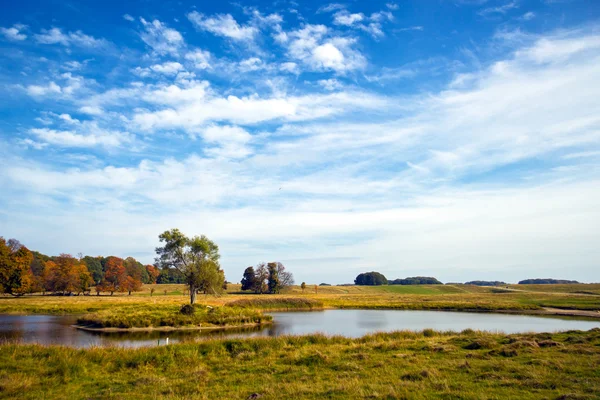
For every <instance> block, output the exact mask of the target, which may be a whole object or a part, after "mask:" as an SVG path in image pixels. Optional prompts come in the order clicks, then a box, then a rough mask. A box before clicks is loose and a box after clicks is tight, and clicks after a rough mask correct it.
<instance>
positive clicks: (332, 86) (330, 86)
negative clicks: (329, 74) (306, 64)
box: [317, 79, 343, 90]
mask: <svg viewBox="0 0 600 400" xmlns="http://www.w3.org/2000/svg"><path fill="white" fill-rule="evenodd" d="M317 83H318V84H319V85H320V86H322V87H323V88H324V89H326V90H337V89H340V88H342V87H343V85H342V84H341V82H340V81H338V80H337V79H321V80H319V81H317Z"/></svg>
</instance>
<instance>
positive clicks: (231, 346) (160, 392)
mask: <svg viewBox="0 0 600 400" xmlns="http://www.w3.org/2000/svg"><path fill="white" fill-rule="evenodd" d="M599 361H600V330H599V329H596V330H591V331H588V332H565V333H558V334H528V335H523V334H521V335H508V336H507V335H498V334H487V333H480V332H474V331H470V330H467V331H464V332H462V333H449V332H445V333H444V332H435V331H432V330H426V331H423V332H419V333H415V332H394V333H387V334H374V335H369V336H365V337H363V338H359V339H348V338H343V337H325V336H322V335H309V336H298V337H277V338H254V339H244V340H234V339H232V340H209V341H204V342H200V343H187V344H177V345H170V346H162V347H153V348H144V349H120V348H93V349H88V350H76V349H71V348H65V347H56V346H52V347H43V346H38V345H14V344H5V345H0V398H6V399H9V398H22V399H38V398H45V399H58V398H88V399H121V398H136V399H184V398H185V399H188V398H189V399H246V398H248V397H249V396H250V395H252V394H254V393H256V394H258V395H260V396H261V397H260V398H261V399H263V400H268V399H281V398H294V399H322V398H329V399H355V398H359V399H374V398H383V399H408V398H410V399H481V398H490V399H505V398H515V399H517V398H518V399H540V398H546V399H596V398H598V397H599V396H600V369H599V368H598V365H599Z"/></svg>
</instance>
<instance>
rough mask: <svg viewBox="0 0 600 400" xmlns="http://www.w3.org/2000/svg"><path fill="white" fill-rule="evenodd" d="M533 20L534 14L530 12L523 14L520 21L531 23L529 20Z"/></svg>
mask: <svg viewBox="0 0 600 400" xmlns="http://www.w3.org/2000/svg"><path fill="white" fill-rule="evenodd" d="M534 18H535V13H534V12H532V11H529V12H526V13H525V14H523V15H522V16H521V19H522V20H523V21H531V20H532V19H534Z"/></svg>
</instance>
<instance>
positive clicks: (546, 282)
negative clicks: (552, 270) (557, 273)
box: [519, 278, 579, 285]
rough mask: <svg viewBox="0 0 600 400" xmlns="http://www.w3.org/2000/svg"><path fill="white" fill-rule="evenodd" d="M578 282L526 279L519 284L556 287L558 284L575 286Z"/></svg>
mask: <svg viewBox="0 0 600 400" xmlns="http://www.w3.org/2000/svg"><path fill="white" fill-rule="evenodd" d="M573 283H579V282H577V281H569V280H566V279H550V278H546V279H525V280H522V281H520V282H519V285H550V284H551V285H556V284H563V285H564V284H573Z"/></svg>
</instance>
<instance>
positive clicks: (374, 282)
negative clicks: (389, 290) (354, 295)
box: [354, 271, 388, 286]
mask: <svg viewBox="0 0 600 400" xmlns="http://www.w3.org/2000/svg"><path fill="white" fill-rule="evenodd" d="M387 283H388V280H387V278H386V277H385V276H383V275H382V274H380V273H379V272H375V271H371V272H364V273H362V274H359V275H358V276H357V277H356V279H355V280H354V284H355V285H361V286H379V285H387Z"/></svg>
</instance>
